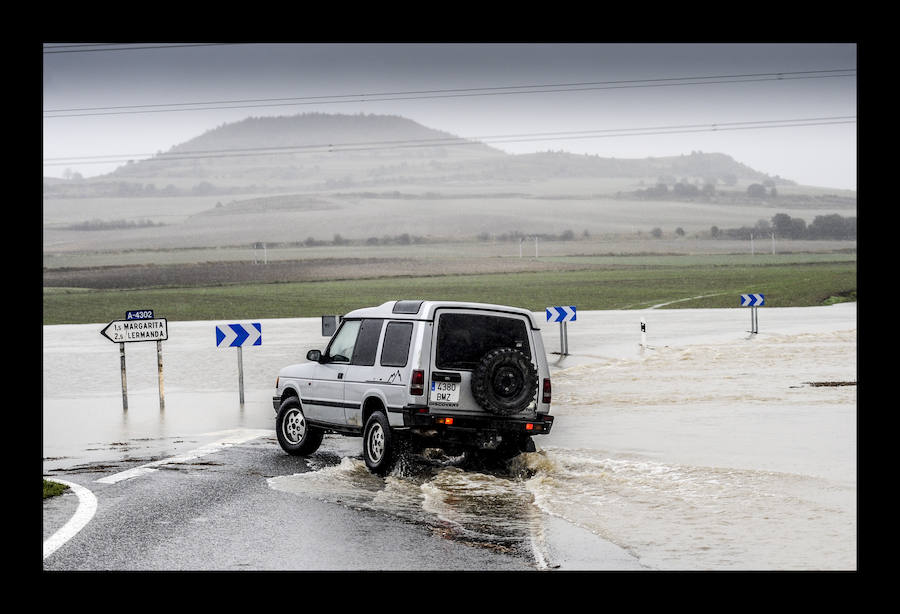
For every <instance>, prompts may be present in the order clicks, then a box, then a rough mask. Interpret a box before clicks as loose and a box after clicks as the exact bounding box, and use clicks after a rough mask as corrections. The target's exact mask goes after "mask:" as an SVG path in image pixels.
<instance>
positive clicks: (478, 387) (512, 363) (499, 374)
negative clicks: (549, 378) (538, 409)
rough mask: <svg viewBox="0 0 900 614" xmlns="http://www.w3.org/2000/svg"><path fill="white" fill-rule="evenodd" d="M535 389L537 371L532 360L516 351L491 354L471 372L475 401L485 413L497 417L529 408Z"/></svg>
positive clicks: (511, 349) (500, 351)
mask: <svg viewBox="0 0 900 614" xmlns="http://www.w3.org/2000/svg"><path fill="white" fill-rule="evenodd" d="M537 387H538V377H537V370H536V369H535V368H534V365H533V364H532V363H531V359H529V358H528V356H526V355H525V354H523V353H522V352H520V351H519V350H517V349H515V348H498V349H495V350H491V351H490V352H488V353H487V354H485V356H484V358H482V359H481V361H480V362H479V363H478V366H477V367H476V368H475V370H474V371H473V372H472V394H473V395H474V396H475V401H477V402H478V404H479V405H480V406H481V407H483V408H484V409H485V411H488V412H490V413H492V414H497V415H499V416H509V415H511V414H515V413H518V412H520V411H522V410H523V409H525V408H526V407H528V405H529V404H530V403H531V401H532V400H533V399H534V395H535V393H536V392H537Z"/></svg>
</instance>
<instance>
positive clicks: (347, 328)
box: [328, 320, 361, 362]
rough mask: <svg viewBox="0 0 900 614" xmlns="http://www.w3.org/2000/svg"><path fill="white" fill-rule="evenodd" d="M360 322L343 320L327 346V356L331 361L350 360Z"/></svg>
mask: <svg viewBox="0 0 900 614" xmlns="http://www.w3.org/2000/svg"><path fill="white" fill-rule="evenodd" d="M360 324H361V321H360V320H344V322H343V324H341V328H340V329H339V330H338V331H337V332H336V333H335V334H334V338H333V339H332V340H331V344H330V345H329V346H328V357H329V358H330V359H331V361H332V362H350V358H351V357H352V356H353V348H354V346H355V345H356V336H357V335H358V334H359V325H360Z"/></svg>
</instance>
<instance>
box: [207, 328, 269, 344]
mask: <svg viewBox="0 0 900 614" xmlns="http://www.w3.org/2000/svg"><path fill="white" fill-rule="evenodd" d="M244 345H262V325H261V324H260V323H259V322H253V323H252V324H224V325H221V326H216V347H232V348H239V347H243V346H244Z"/></svg>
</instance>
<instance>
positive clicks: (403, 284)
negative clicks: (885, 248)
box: [43, 254, 857, 324]
mask: <svg viewBox="0 0 900 614" xmlns="http://www.w3.org/2000/svg"><path fill="white" fill-rule="evenodd" d="M600 260H604V259H600ZM752 262H753V263H751V261H750V259H748V258H747V257H740V258H730V257H721V256H720V257H702V258H698V257H695V256H666V257H641V258H638V259H636V260H630V261H629V260H617V262H616V264H615V265H611V264H610V263H609V262H607V261H605V260H604V261H602V262H601V261H598V262H596V263H595V266H596V268H591V269H589V270H577V271H555V272H546V271H541V272H527V273H506V274H478V275H447V276H424V277H391V278H379V279H356V280H345V281H317V282H296V283H268V284H253V283H244V284H235V285H221V286H214V287H183V288H157V289H144V290H74V289H73V290H66V289H61V288H52V289H51V288H45V289H44V296H43V323H44V324H80V323H102V322H108V321H110V320H114V319H120V318H122V317H124V313H125V311H126V310H129V309H153V310H154V312H155V314H156V316H157V317H165V318H167V319H169V320H173V321H179V320H222V319H250V318H254V319H264V318H294V317H318V316H320V315H324V314H342V313H346V312H348V311H350V310H352V309H356V308H358V307H364V306H370V305H378V304H381V303H383V302H385V301H389V300H394V299H401V298H432V299H443V300H464V301H478V302H486V303H501V304H509V305H516V306H520V307H524V308H527V309H531V310H533V311H542V310H543V309H544V308H545V307H548V306H551V305H576V306H577V307H578V309H579V310H599V309H645V308H648V307H652V306H655V305H661V304H663V303H671V304H670V305H667V306H666V307H667V308H722V307H737V306H738V298H739V295H740V294H744V293H749V292H761V293H763V294H765V295H766V305H767V306H770V307H803V306H813V305H823V304H828V303H829V302H834V301H840V300H856V290H857V287H856V277H857V274H856V269H857V266H856V257H855V255H847V254H830V255H822V254H816V255H809V257H797V256H796V255H794V256H792V257H790V258H783V257H779V256H772V255H770V256H768V257H761V256H757V257H756V259H755V260H753V261H752ZM582 264H583V263H582Z"/></svg>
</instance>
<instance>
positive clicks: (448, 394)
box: [431, 382, 459, 403]
mask: <svg viewBox="0 0 900 614" xmlns="http://www.w3.org/2000/svg"><path fill="white" fill-rule="evenodd" d="M431 400H432V401H433V402H434V403H459V382H431Z"/></svg>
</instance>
